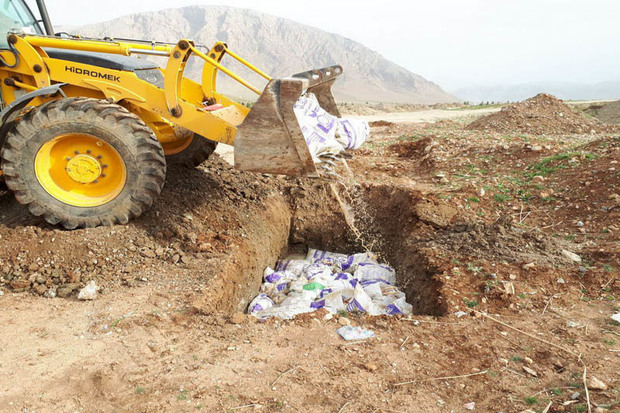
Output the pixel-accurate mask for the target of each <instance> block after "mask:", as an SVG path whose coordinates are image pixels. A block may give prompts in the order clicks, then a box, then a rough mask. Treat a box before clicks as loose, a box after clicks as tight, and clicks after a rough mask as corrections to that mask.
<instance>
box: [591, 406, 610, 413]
mask: <svg viewBox="0 0 620 413" xmlns="http://www.w3.org/2000/svg"><path fill="white" fill-rule="evenodd" d="M608 411H609V409H604V408H602V407H595V408H594V410H592V413H606V412H608Z"/></svg>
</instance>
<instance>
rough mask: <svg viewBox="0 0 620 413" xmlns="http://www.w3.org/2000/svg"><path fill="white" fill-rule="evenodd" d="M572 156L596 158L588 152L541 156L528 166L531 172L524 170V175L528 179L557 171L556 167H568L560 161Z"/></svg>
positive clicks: (587, 158) (588, 158)
mask: <svg viewBox="0 0 620 413" xmlns="http://www.w3.org/2000/svg"><path fill="white" fill-rule="evenodd" d="M573 158H583V159H586V160H592V159H596V158H597V155H595V154H592V153H588V152H565V153H559V154H557V155H553V156H549V157H546V158H543V159H541V160H540V161H538V162H537V163H535V164H534V165H533V166H531V167H530V168H529V169H530V170H531V172H526V173H525V176H527V177H528V178H530V179H532V178H533V177H535V176H536V175H540V176H549V175H550V174H552V173H553V172H555V171H557V170H558V169H566V168H568V166H567V165H564V164H562V163H561V162H562V161H566V160H568V159H573Z"/></svg>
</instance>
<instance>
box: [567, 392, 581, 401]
mask: <svg viewBox="0 0 620 413" xmlns="http://www.w3.org/2000/svg"><path fill="white" fill-rule="evenodd" d="M580 397H581V394H579V392H578V391H576V392H574V393H573V394H571V395H570V398H571V400H577V399H579V398H580Z"/></svg>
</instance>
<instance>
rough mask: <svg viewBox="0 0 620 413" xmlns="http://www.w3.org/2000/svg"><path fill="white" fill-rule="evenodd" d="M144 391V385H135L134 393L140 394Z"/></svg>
mask: <svg viewBox="0 0 620 413" xmlns="http://www.w3.org/2000/svg"><path fill="white" fill-rule="evenodd" d="M145 391H146V389H145V388H144V387H136V394H142V393H144V392H145Z"/></svg>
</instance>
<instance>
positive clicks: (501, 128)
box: [467, 93, 617, 135]
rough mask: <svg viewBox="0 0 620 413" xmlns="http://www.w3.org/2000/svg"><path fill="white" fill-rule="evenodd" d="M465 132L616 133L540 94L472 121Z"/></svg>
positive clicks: (537, 133) (550, 97) (538, 133)
mask: <svg viewBox="0 0 620 413" xmlns="http://www.w3.org/2000/svg"><path fill="white" fill-rule="evenodd" d="M467 129H470V130H484V131H493V132H504V133H506V132H508V133H510V132H520V133H528V134H532V135H557V134H564V133H574V134H586V133H587V134H591V133H597V132H613V131H615V130H617V129H616V128H614V127H611V126H609V125H604V124H601V123H599V122H598V121H596V120H594V119H588V118H586V117H585V116H583V115H582V114H580V113H577V112H575V111H573V110H572V109H571V108H569V107H568V106H566V105H565V104H564V103H563V102H562V101H561V100H560V99H557V98H556V97H554V96H551V95H548V94H545V93H541V94H538V95H536V96H534V97H532V98H529V99H526V100H524V101H523V102H519V103H515V104H513V105H509V106H506V107H504V108H502V110H501V111H499V112H497V113H493V114H491V115H488V116H484V117H482V118H480V119H477V120H475V121H474V122H472V123H471V124H469V126H467Z"/></svg>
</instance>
